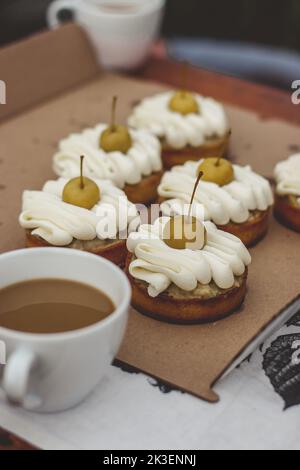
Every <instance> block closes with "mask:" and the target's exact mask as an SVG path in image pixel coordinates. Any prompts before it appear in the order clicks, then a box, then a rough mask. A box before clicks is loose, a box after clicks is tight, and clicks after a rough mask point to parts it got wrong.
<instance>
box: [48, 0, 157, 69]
mask: <svg viewBox="0 0 300 470" xmlns="http://www.w3.org/2000/svg"><path fill="white" fill-rule="evenodd" d="M165 2H166V0H57V1H55V2H53V3H52V4H51V5H50V7H49V9H48V13H47V18H48V24H49V26H50V27H51V28H55V27H57V26H58V25H59V24H60V20H59V13H60V12H61V11H62V10H66V9H67V10H71V11H72V12H73V15H74V19H75V21H76V22H77V23H78V24H80V25H81V26H82V27H83V28H84V29H85V30H86V32H87V33H88V35H89V37H90V39H91V41H92V43H93V45H94V46H95V49H96V51H97V54H98V59H99V62H100V63H101V64H102V66H103V67H105V68H108V69H118V70H130V69H134V68H137V67H138V66H140V65H141V64H142V63H143V62H144V61H145V60H146V58H147V56H148V54H149V51H150V47H151V45H152V43H153V41H154V40H155V38H156V36H157V33H158V31H159V28H160V25H161V20H162V16H163V11H164V6H165ZM118 7H120V8H118ZM122 7H123V8H122Z"/></svg>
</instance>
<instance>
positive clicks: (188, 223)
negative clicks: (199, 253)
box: [163, 215, 206, 250]
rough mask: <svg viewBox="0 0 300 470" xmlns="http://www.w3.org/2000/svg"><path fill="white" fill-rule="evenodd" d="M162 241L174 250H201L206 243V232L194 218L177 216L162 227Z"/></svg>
mask: <svg viewBox="0 0 300 470" xmlns="http://www.w3.org/2000/svg"><path fill="white" fill-rule="evenodd" d="M163 238H164V241H165V243H166V245H168V246H169V247H170V248H173V249H175V250H185V249H191V250H202V248H203V247H204V245H205V243H206V230H205V227H204V225H203V223H202V222H200V220H198V219H196V217H191V216H184V215H177V216H175V217H171V218H170V220H169V221H168V222H167V223H166V225H165V227H164V235H163Z"/></svg>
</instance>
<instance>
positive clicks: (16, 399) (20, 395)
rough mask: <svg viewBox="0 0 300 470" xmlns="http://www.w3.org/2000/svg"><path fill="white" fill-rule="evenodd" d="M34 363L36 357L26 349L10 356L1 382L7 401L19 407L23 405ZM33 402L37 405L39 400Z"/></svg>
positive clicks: (18, 350)
mask: <svg viewBox="0 0 300 470" xmlns="http://www.w3.org/2000/svg"><path fill="white" fill-rule="evenodd" d="M36 362H37V357H36V355H35V354H34V353H33V352H32V351H30V350H28V349H22V348H21V349H17V350H16V351H15V352H13V354H12V355H11V356H10V358H9V360H8V363H7V364H6V366H5V368H4V374H3V382H2V387H3V390H4V392H5V394H6V397H7V398H8V400H10V401H11V402H13V403H15V404H18V405H20V406H23V405H25V402H26V397H27V389H28V383H29V378H30V373H31V371H32V369H33V367H34V365H35V364H36ZM34 401H35V402H36V403H37V402H38V401H39V400H37V399H35V400H34Z"/></svg>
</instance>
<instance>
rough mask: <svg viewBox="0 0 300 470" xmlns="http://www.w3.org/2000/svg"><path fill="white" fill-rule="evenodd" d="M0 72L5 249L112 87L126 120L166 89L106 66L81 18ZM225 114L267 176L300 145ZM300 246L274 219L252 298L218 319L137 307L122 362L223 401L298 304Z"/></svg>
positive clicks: (237, 113) (247, 118) (236, 152)
mask: <svg viewBox="0 0 300 470" xmlns="http://www.w3.org/2000/svg"><path fill="white" fill-rule="evenodd" d="M0 79H1V80H4V81H5V82H6V84H7V104H6V105H0V252H5V251H8V250H14V249H18V248H23V247H24V243H25V239H24V233H23V231H22V229H21V228H20V227H19V225H18V215H19V212H20V208H21V196H22V192H23V190H25V189H40V188H41V187H42V185H43V184H44V183H45V181H46V180H49V179H51V178H53V177H54V174H53V172H52V156H53V154H54V152H55V149H56V147H57V143H58V141H59V140H60V139H61V138H63V137H65V136H66V135H68V134H69V133H71V132H73V131H79V130H80V129H83V128H85V127H88V126H93V125H95V124H96V123H97V122H100V121H107V120H108V113H109V106H110V102H111V97H112V95H113V94H116V93H117V94H118V95H119V97H120V109H119V118H120V120H122V121H125V119H126V117H127V115H128V113H129V112H130V109H131V107H132V106H133V104H134V103H135V102H136V101H137V100H140V99H142V98H143V97H145V96H147V95H151V94H153V93H156V92H159V91H161V90H163V89H164V88H165V87H163V86H161V85H159V84H155V83H148V82H142V81H137V80H133V79H129V78H126V77H121V76H117V75H111V74H106V73H104V72H102V71H101V70H99V69H98V66H97V61H96V58H95V56H94V53H93V50H92V48H91V46H90V44H89V42H88V40H87V38H86V36H85V35H84V33H83V32H82V31H81V30H80V29H79V28H78V27H76V26H74V25H68V26H64V27H62V28H61V29H58V30H56V31H55V32H50V33H45V34H42V35H39V36H37V37H34V38H32V39H29V40H27V41H24V42H22V43H20V44H16V45H13V46H10V47H8V48H6V49H4V50H2V51H1V52H0ZM227 111H228V114H229V117H230V120H231V122H232V127H233V131H234V132H233V141H232V150H231V152H232V157H233V158H234V160H236V161H237V162H238V163H241V164H251V165H252V167H253V169H254V170H255V171H258V172H260V173H261V174H263V175H265V176H267V177H269V178H271V177H272V173H273V167H274V165H275V163H276V162H277V161H279V160H282V159H284V158H286V157H287V156H288V155H289V153H290V149H291V148H292V147H293V146H295V145H298V146H300V132H299V128H297V127H296V126H292V125H289V124H287V123H283V122H279V121H270V120H268V121H267V120H262V119H261V118H260V117H259V116H258V115H256V114H254V113H251V112H248V111H245V110H241V109H237V108H234V107H230V106H228V107H227ZM299 248H300V236H299V234H296V233H293V232H291V231H289V230H287V229H285V228H284V227H282V226H280V225H279V224H278V223H277V222H275V220H272V223H271V228H270V233H269V235H268V237H267V238H266V239H265V240H264V241H263V242H261V243H260V244H259V245H258V246H257V247H256V248H255V249H253V250H252V256H253V264H252V266H251V267H250V276H249V290H248V295H247V298H246V301H245V304H244V305H243V307H242V309H241V310H240V311H239V312H237V313H236V314H235V315H233V316H231V317H230V318H228V319H226V320H223V321H221V322H218V323H216V324H211V325H199V326H176V325H169V324H166V323H162V322H158V321H155V320H152V319H150V318H147V317H145V316H143V315H141V314H139V313H138V312H135V311H134V310H132V311H131V314H130V322H129V327H128V331H127V335H126V338H125V341H124V343H123V346H122V348H121V350H120V352H119V355H118V360H119V361H121V362H123V363H126V364H129V365H130V366H132V367H134V368H137V369H139V370H142V371H144V372H146V373H148V374H150V375H152V376H154V377H157V378H159V379H162V380H163V381H165V382H167V383H169V384H172V385H173V386H174V387H177V388H179V389H181V390H185V391H188V392H190V393H193V394H194V395H196V396H199V397H202V398H205V399H207V400H209V401H211V402H214V401H217V400H218V397H217V395H216V394H215V393H214V392H213V390H212V386H213V384H214V383H215V382H216V380H217V379H218V378H219V377H220V376H221V375H222V374H223V373H224V371H226V370H228V369H229V368H230V367H232V366H234V364H235V362H236V361H237V360H238V359H240V358H241V357H242V356H245V355H247V354H248V353H250V352H251V350H252V349H253V347H254V346H256V345H258V344H259V342H260V341H262V339H263V337H264V336H265V335H266V334H269V333H270V331H271V329H272V328H276V327H277V328H278V327H279V325H280V324H281V323H282V322H283V321H284V320H285V319H287V318H288V317H289V316H291V315H292V314H293V313H296V309H297V308H299V305H300V297H299V294H300V276H299V266H300V249H299ZM28 269H30V266H29V267H28ZM58 269H59V267H58ZM0 275H5V273H0ZM296 300H297V301H298V302H296ZM287 306H288V308H287ZM274 320H276V321H275V323H274Z"/></svg>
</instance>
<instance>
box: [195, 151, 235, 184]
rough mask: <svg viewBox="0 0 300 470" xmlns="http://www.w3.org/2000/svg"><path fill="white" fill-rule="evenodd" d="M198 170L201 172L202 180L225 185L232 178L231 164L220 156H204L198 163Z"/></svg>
mask: <svg viewBox="0 0 300 470" xmlns="http://www.w3.org/2000/svg"><path fill="white" fill-rule="evenodd" d="M198 172H202V173H203V178H202V179H203V181H207V182H210V183H216V184H217V185H219V186H225V185H226V184H229V183H231V182H232V181H233V180H234V170H233V166H232V164H231V163H230V162H229V161H228V160H226V159H225V158H221V157H211V158H206V159H205V160H203V162H202V163H201V164H200V165H199V168H198Z"/></svg>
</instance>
